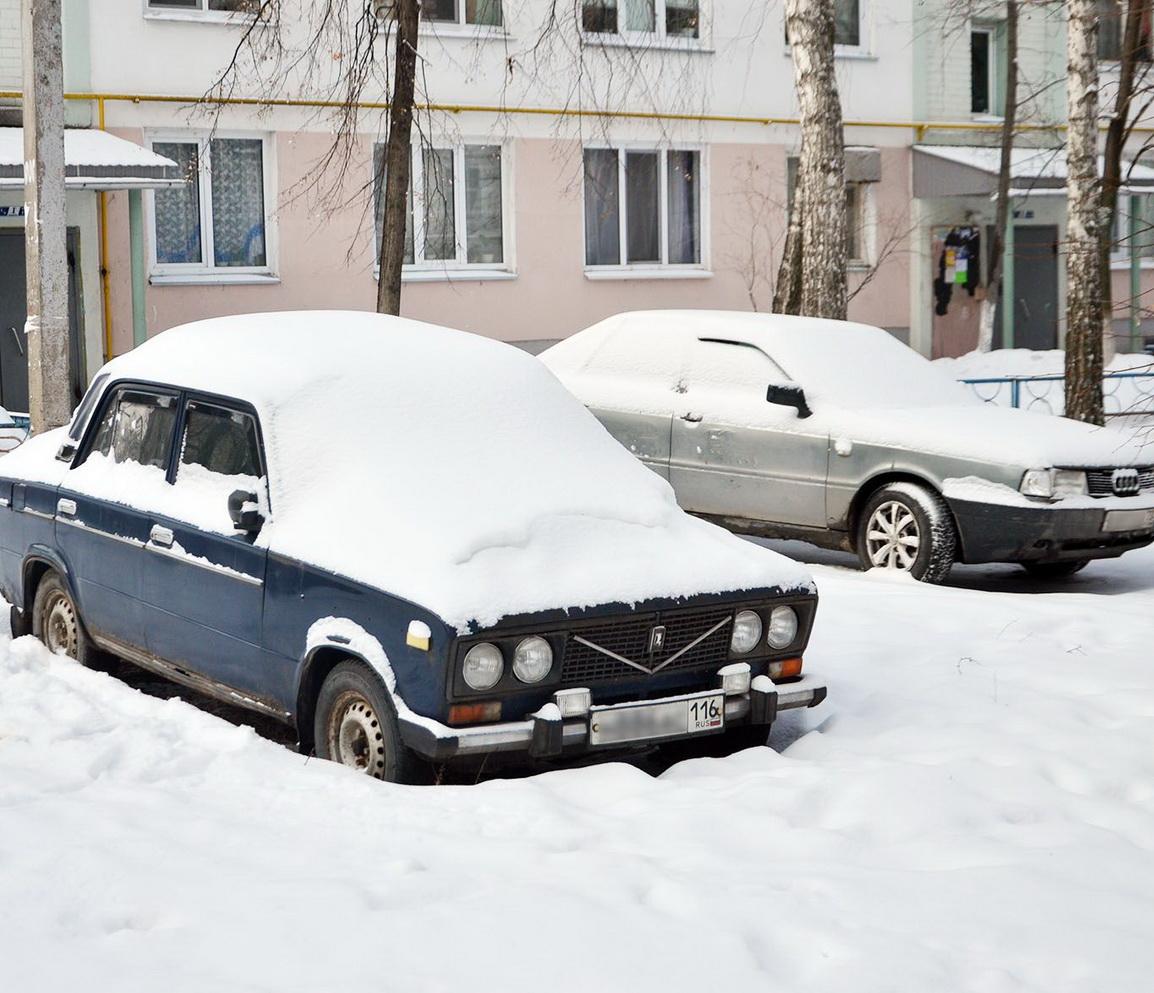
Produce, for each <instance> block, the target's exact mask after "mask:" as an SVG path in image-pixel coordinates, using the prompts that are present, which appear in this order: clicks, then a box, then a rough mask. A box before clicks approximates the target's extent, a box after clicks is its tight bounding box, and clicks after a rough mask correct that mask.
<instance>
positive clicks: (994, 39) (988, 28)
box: [970, 23, 1002, 120]
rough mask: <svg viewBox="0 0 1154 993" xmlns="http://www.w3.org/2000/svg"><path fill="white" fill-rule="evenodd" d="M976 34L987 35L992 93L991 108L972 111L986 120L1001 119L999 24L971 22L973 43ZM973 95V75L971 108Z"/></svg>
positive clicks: (988, 90)
mask: <svg viewBox="0 0 1154 993" xmlns="http://www.w3.org/2000/svg"><path fill="white" fill-rule="evenodd" d="M976 34H984V35H985V36H986V53H987V58H988V60H989V62H988V65H987V68H986V73H987V75H988V77H989V78H988V79H987V80H986V87H987V92H988V93H989V95H990V108H989V110H973V109H971V111H970V113H971V114H972V115H973V116H974V117H976V118H981V119H984V120H988V119H990V118H997V119H998V120H1001V119H1002V115H1001V113H1000V112H999V109H1000V103H1001V101H999V99H998V98H999V95H1000V94H999V92H998V91H999V90H1000V89H1001V80H1000V79H999V78H998V66H999V65H1000V62H999V60H1000V59H1001V40H1000V38H999V35H1000V32H999V30H998V27H997V25H995V24H988V23H983V24H971V25H970V40H971V44H972V43H973V36H974V35H976ZM972 64H973V61H972V57H971V65H972ZM973 96H974V80H973V77H972V76H971V78H970V106H971V108H972V107H973Z"/></svg>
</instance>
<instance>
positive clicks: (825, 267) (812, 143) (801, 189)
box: [774, 0, 847, 320]
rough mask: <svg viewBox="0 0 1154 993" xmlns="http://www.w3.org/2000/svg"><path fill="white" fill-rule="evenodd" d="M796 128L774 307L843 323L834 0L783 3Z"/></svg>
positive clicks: (843, 260)
mask: <svg viewBox="0 0 1154 993" xmlns="http://www.w3.org/2000/svg"><path fill="white" fill-rule="evenodd" d="M785 16H786V28H787V32H788V37H789V43H790V51H791V53H792V57H793V72H794V82H795V85H796V87H797V100H798V109H799V118H800V124H801V153H800V157H799V160H798V169H797V188H796V191H795V193H794V201H793V211H792V213H791V215H790V223H789V229H788V231H787V232H786V243H785V248H784V250H783V253H782V260H781V267H780V268H779V270H778V278H777V287H776V291H775V293H774V310H775V311H778V312H779V313H787V314H805V315H807V316H810V317H828V318H834V319H837V320H845V317H846V306H847V298H846V224H847V216H846V191H845V146H844V138H843V133H842V116H841V101H840V100H839V98H838V91H837V77H836V76H835V74H834V58H833V49H834V5H833V0H786V14H785Z"/></svg>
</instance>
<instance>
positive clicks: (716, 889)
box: [0, 552, 1154, 993]
mask: <svg viewBox="0 0 1154 993" xmlns="http://www.w3.org/2000/svg"><path fill="white" fill-rule="evenodd" d="M819 577H820V580H821V586H822V591H823V594H824V597H825V603H824V605H823V615H824V616H825V618H826V620H827V621H828V622H829V623H825V624H822V623H819V624H818V626H817V629H816V632H815V638H814V642H813V644H812V646H811V650H810V652H809V654H808V656H807V664H808V665H809V666H812V668H813V669H814V670H815V671H818V670H820V671H821V673H822V675H823V676H827V677H829V679H830V684H831V687H832V688H833V689H834V692H831V694H830V697H829V699H828V700H827V701H826V703H825V704H824V705H823V706H822V708H821V709H820V710H819V711H817V712H814V713H805V714H801V715H795V716H793V717H791V718H790V719H789V720H785V721H783V725H782V727H781V729H780V733H779V741H781V742H783V743H788V742H789V741H790V740H791V739H792V738H794V737H797V736H800V738H799V740H797V741H796V742H795V743H793V744H792V745H789V747H786V748H785V751H784V753H782V754H779V753H777V752H774V751H770V750H767V749H754V750H750V751H746V752H742V753H739V754H737V755H735V756H733V757H731V758H728V759H724V760H697V761H693V762H688V763H684V764H681V765H678V766H675V767H674V768H673V769H671V770H670V771H669V772H668V773H666V774H665V775H664V776H662V777H661V778H659V779H651V778H649V777H647V776H645V775H644V774H642V773H641V772H638V771H636V770H634V769H632V768H630V767H627V766H622V765H616V764H613V765H603V766H598V767H593V768H585V769H576V770H569V771H565V772H556V773H550V774H547V775H543V776H539V777H536V778H533V779H527V780H520V781H491V782H488V783H485V784H483V785H481V786H479V787H444V788H434V789H429V788H406V787H399V786H391V785H385V784H379V783H374V782H368V781H365V780H363V779H362V778H360V777H358V776H356V775H355V774H353V773H351V772H348V771H346V770H344V769H341V768H338V767H336V766H333V765H330V764H326V763H323V762H316V761H306V760H304V759H303V758H301V757H300V756H297V755H294V754H292V753H290V752H288V751H285V750H284V749H282V748H280V747H278V746H275V745H273V744H271V743H268V742H265V741H262V740H261V739H259V738H257V737H256V736H255V735H254V734H253V733H252V732H250V731H248V730H245V729H241V728H235V727H232V726H230V725H228V724H225V723H223V722H222V721H220V720H218V719H216V718H213V717H210V716H208V715H206V714H204V713H202V712H200V711H198V710H195V709H193V708H191V707H189V706H187V705H185V704H183V703H181V702H179V701H177V700H169V701H161V700H157V699H153V698H150V697H146V696H142V695H140V694H139V693H137V692H135V691H134V690H132V689H130V688H128V687H127V686H125V685H124V684H122V683H120V682H118V681H116V680H115V679H112V678H110V677H108V676H105V675H102V674H100V673H95V672H92V671H87V670H82V669H79V668H77V667H75V666H73V665H70V664H68V663H66V662H63V661H60V660H57V659H53V658H49V657H48V656H47V655H46V654H45V653H44V652H43V651H42V650H41V649H40V648H39V647H38V646H36V645H35V644H34V643H32V642H31V641H29V640H25V641H22V642H19V643H17V644H16V645H15V646H14V647H13V648H12V649H11V650H9V649H8V646H7V645H6V644H5V643H3V639H0V837H2V838H3V842H4V843H3V846H2V849H0V961H2V962H3V976H4V986H5V988H6V989H11V990H19V991H35V993H58V991H59V993H64V991H72V990H76V989H80V988H85V989H94V990H102V991H103V990H116V991H117V993H155V990H157V989H158V988H160V987H163V988H164V989H165V990H167V991H170V993H186V991H187V993H203V991H205V990H213V991H219V993H231V991H234V990H235V991H241V990H243V991H254V990H269V991H273V990H275V991H277V993H298V991H300V993H306V991H307V993H315V991H330V990H332V991H347V990H382V991H396V993H434V991H436V993H442V991H447V990H461V989H477V990H482V991H488V990H492V989H500V990H502V991H506V993H522V991H525V993H529V991H533V993H537V991H539V990H540V989H541V987H542V983H543V982H544V983H545V984H546V985H547V986H548V987H549V988H550V989H552V990H556V991H557V993H570V991H578V990H588V989H590V988H597V989H604V990H610V991H616V990H621V989H628V990H630V991H631V993H670V991H682V990H684V991H695V990H700V989H702V987H703V983H704V982H705V981H706V980H707V981H708V984H709V986H710V987H711V988H713V987H716V988H718V989H726V990H774V991H781V993H803V991H804V993H812V991H821V993H894V991H900V993H906V991H910V993H915V991H917V993H922V991H933V993H975V991H983V993H1011V991H1012V993H1087V991H1091V990H1118V991H1126V993H1131V991H1140V990H1146V989H1148V988H1149V976H1150V974H1151V972H1152V971H1154V945H1152V944H1151V942H1150V940H1149V939H1150V935H1151V934H1152V933H1154V901H1152V900H1151V898H1150V893H1151V892H1152V891H1154V857H1152V852H1154V787H1152V786H1151V784H1152V783H1154V751H1152V750H1151V748H1150V746H1149V743H1150V739H1151V733H1152V731H1154V668H1152V667H1151V666H1150V665H1149V661H1148V660H1149V645H1150V641H1149V639H1150V633H1151V627H1150V618H1151V616H1154V593H1152V592H1151V590H1150V589H1149V588H1143V587H1149V586H1150V585H1151V584H1152V583H1154V554H1152V553H1150V552H1143V553H1136V554H1132V555H1128V556H1126V557H1125V558H1123V559H1122V560H1121V561H1120V562H1117V563H1102V564H1095V565H1092V566H1091V567H1090V568H1089V569H1088V570H1087V571H1086V572H1085V573H1083V574H1082V576H1081V577H1080V578H1079V579H1078V580H1076V581H1075V582H1074V583H1073V584H1072V585H1071V586H1070V589H1069V592H1066V593H1054V594H1047V595H1040V596H1029V595H1024V594H1020V593H1010V592H1001V593H997V592H995V593H991V592H985V591H971V590H966V589H958V588H936V587H927V586H923V585H921V584H917V583H912V582H908V583H895V582H888V581H881V580H879V579H878V578H876V577H875V576H874V575H872V574H870V575H865V576H863V575H859V574H855V573H849V572H844V571H842V570H836V569H826V568H822V569H820V570H819ZM1095 593H1099V594H1101V595H1094V594H1095ZM819 722H820V723H819ZM807 732H808V733H807Z"/></svg>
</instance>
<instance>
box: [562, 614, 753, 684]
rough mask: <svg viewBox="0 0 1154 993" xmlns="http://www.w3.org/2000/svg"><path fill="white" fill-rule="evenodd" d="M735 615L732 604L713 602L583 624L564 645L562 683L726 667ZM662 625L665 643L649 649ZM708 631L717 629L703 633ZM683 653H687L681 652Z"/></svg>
mask: <svg viewBox="0 0 1154 993" xmlns="http://www.w3.org/2000/svg"><path fill="white" fill-rule="evenodd" d="M732 617H733V608H732V607H721V608H717V607H714V608H709V609H703V610H691V611H665V612H663V613H661V614H631V615H628V616H626V617H620V618H615V619H614V620H611V621H606V622H605V623H603V624H596V625H591V626H589V627H582V628H578V629H576V630H574V631H571V632H570V633H569V637H568V640H567V641H566V644H565V661H564V663H563V665H562V667H561V683H562V685H564V686H588V685H589V684H591V683H601V682H605V681H607V680H613V679H626V678H628V679H637V678H639V677H643V676H644V675H645V674H647V673H652V672H654V671H655V670H656V671H659V672H661V673H667V672H676V671H681V670H685V669H704V668H708V667H711V666H717V667H720V666H723V665H725V663H726V662H727V661H728V659H729V638H730V630H729V628H730V625H729V623H728V622H729V620H730V619H731V618H732ZM658 626H663V627H664V628H665V644H664V647H662V648H661V649H659V650H657V651H655V652H652V653H650V652H649V642H650V637H651V632H652V631H653V629H654V628H655V627H658ZM714 628H716V630H713V629H714ZM707 632H712V633H710V634H708V635H707V636H706V637H702V636H703V635H706V633H707ZM699 638H700V639H701V640H700V641H697V644H695V645H693V647H692V648H690V649H689V650H688V651H685V648H686V646H688V645H691V644H693V642H694V641H696V640H697V639H699ZM578 639H580V640H578ZM594 645H595V646H597V647H596V648H595V647H593V646H594ZM606 652H612V653H613V654H614V655H619V656H621V657H622V658H626V659H629V661H630V662H633V663H635V665H629V664H628V663H626V662H623V661H621V659H617V658H613V657H612V656H610V655H607V654H606ZM679 652H681V653H682V654H680V655H678V653H679ZM674 656H676V658H674ZM670 658H673V661H672V662H670V661H668V660H669V659H670ZM638 667H641V668H638Z"/></svg>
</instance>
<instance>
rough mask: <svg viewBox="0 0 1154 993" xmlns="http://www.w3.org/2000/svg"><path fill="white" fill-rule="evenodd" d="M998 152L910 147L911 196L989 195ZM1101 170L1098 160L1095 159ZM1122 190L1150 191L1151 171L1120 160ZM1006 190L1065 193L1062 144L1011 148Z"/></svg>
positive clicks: (1153, 177) (1024, 193)
mask: <svg viewBox="0 0 1154 993" xmlns="http://www.w3.org/2000/svg"><path fill="white" fill-rule="evenodd" d="M1001 157H1002V150H1001V149H1000V148H999V147H997V146H988V147H975V146H972V145H914V164H913V172H914V175H913V180H914V196H915V197H919V198H931V197H958V196H990V195H992V194H994V193H996V192H997V189H998V169H999V166H1000V163H1001ZM1098 172H1099V175H1101V172H1102V158H1101V157H1099V159H1098ZM1122 178H1123V181H1124V185H1123V187H1122V190H1121V192H1123V193H1154V169H1152V168H1150V167H1149V166H1144V165H1138V164H1136V163H1129V162H1123V163H1122ZM1010 190H1011V192H1012V193H1014V194H1015V195H1016V196H1027V195H1029V194H1050V195H1054V194H1057V193H1065V190H1066V150H1065V149H1064V148H1015V149H1014V150H1013V151H1012V152H1011V154H1010Z"/></svg>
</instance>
